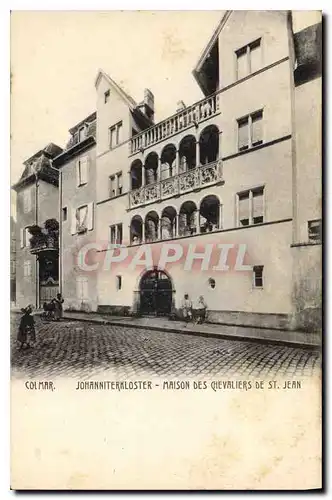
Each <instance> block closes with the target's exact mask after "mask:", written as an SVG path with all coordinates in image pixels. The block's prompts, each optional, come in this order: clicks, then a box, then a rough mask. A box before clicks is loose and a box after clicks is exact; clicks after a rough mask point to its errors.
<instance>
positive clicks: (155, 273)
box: [139, 269, 173, 316]
mask: <svg viewBox="0 0 332 500" xmlns="http://www.w3.org/2000/svg"><path fill="white" fill-rule="evenodd" d="M139 289H140V313H141V314H149V315H155V316H166V315H168V314H170V313H171V311H172V294H173V286H172V282H171V280H170V278H169V277H168V276H167V274H166V273H165V272H164V271H160V270H159V269H153V270H150V271H147V272H146V273H145V274H144V275H143V276H142V278H141V281H140V285H139Z"/></svg>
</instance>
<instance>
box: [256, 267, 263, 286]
mask: <svg viewBox="0 0 332 500" xmlns="http://www.w3.org/2000/svg"><path fill="white" fill-rule="evenodd" d="M263 270H264V266H254V267H253V287H254V288H263Z"/></svg>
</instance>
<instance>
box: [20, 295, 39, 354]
mask: <svg viewBox="0 0 332 500" xmlns="http://www.w3.org/2000/svg"><path fill="white" fill-rule="evenodd" d="M21 311H22V313H23V316H22V318H21V321H20V326H19V327H18V333H17V341H18V342H19V344H20V349H23V347H24V345H25V346H26V348H29V347H33V344H34V342H35V341H36V332H35V320H34V319H33V317H32V316H31V313H32V306H31V305H30V304H29V305H28V306H27V307H25V308H23V309H21Z"/></svg>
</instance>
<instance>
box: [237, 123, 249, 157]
mask: <svg viewBox="0 0 332 500" xmlns="http://www.w3.org/2000/svg"><path fill="white" fill-rule="evenodd" d="M238 127H239V131H238V134H239V149H240V150H241V149H244V148H247V147H248V118H246V119H244V120H241V121H239V122H238Z"/></svg>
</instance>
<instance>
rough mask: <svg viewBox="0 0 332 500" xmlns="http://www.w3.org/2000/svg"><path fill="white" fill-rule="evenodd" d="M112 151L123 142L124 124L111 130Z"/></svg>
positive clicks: (118, 124)
mask: <svg viewBox="0 0 332 500" xmlns="http://www.w3.org/2000/svg"><path fill="white" fill-rule="evenodd" d="M109 134H110V149H112V148H115V147H116V146H118V145H119V144H120V143H121V142H122V122H119V123H117V124H116V125H114V126H113V127H111V128H110V132H109Z"/></svg>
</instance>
